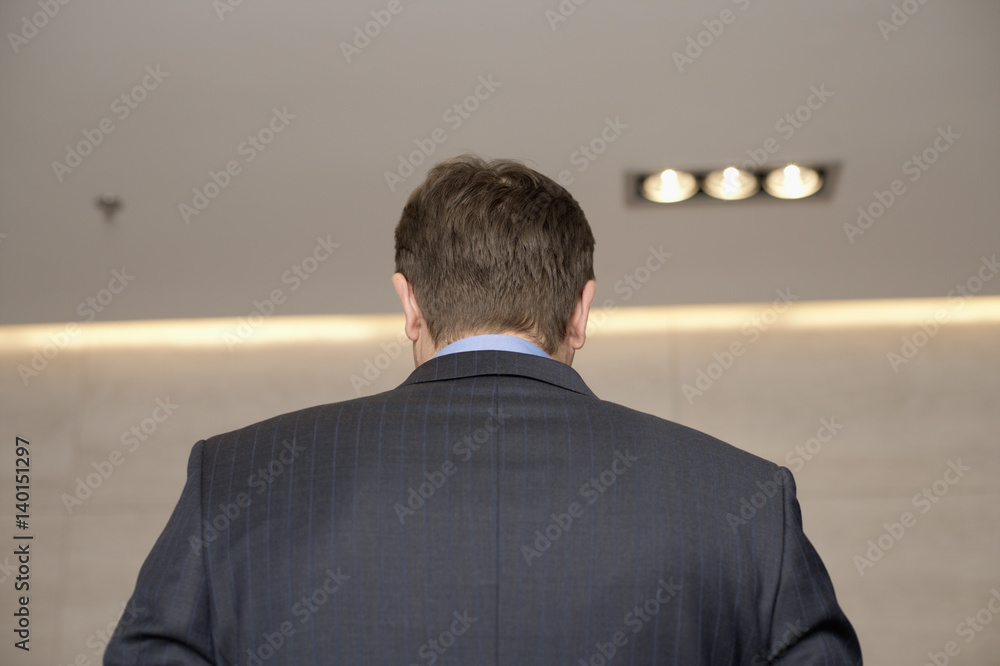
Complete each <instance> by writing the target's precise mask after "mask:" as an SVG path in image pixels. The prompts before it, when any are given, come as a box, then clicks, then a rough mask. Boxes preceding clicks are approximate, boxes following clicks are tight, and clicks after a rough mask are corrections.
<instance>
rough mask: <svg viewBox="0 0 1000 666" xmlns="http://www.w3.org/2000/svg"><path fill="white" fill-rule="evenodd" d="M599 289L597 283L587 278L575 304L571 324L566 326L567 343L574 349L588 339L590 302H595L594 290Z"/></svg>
mask: <svg viewBox="0 0 1000 666" xmlns="http://www.w3.org/2000/svg"><path fill="white" fill-rule="evenodd" d="M595 291H597V283H596V282H594V281H593V280H587V284H585V285H583V290H582V291H581V292H580V296H579V297H578V298H577V299H576V305H575V306H573V314H571V315H570V317H569V324H568V325H567V327H566V340H565V344H566V345H568V346H569V347H570V348H572V349H580V348H581V347H583V343H584V342H586V341H587V319H588V318H589V317H590V304H591V303H593V302H594V292H595Z"/></svg>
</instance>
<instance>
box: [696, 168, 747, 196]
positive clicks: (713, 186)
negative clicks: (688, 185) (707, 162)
mask: <svg viewBox="0 0 1000 666" xmlns="http://www.w3.org/2000/svg"><path fill="white" fill-rule="evenodd" d="M701 189H703V190H705V194H707V195H709V196H712V197H715V198H716V199H723V200H725V201H738V200H740V199H746V198H747V197H751V196H753V195H754V194H757V190H759V189H760V183H758V182H757V177H756V176H755V175H753V174H752V173H750V172H749V171H744V170H743V169H737V168H736V167H732V166H730V167H726V168H725V169H716V170H715V171H712V172H710V173H709V174H708V175H707V176H705V179H704V180H703V181H702V182H701Z"/></svg>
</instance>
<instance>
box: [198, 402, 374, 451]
mask: <svg viewBox="0 0 1000 666" xmlns="http://www.w3.org/2000/svg"><path fill="white" fill-rule="evenodd" d="M381 396H382V394H378V395H375V396H362V397H359V398H351V399H349V400H343V401H340V402H330V403H325V404H320V405H313V406H311V407H304V408H302V409H297V410H294V411H291V412H285V413H283V414H277V415H275V416H271V417H268V418H265V419H263V420H260V421H257V422H254V423H250V424H249V425H245V426H241V427H239V428H236V429H234V430H230V431H228V432H223V433H219V434H217V435H214V436H212V437H209V438H207V439H205V440H203V441H204V442H205V447H206V449H215V448H228V447H232V446H249V445H251V444H252V443H254V442H258V441H260V440H261V438H262V437H263V438H265V439H266V440H268V441H270V440H272V439H279V441H280V439H292V438H295V437H298V436H300V435H301V434H302V433H304V432H306V430H307V429H308V432H309V433H310V434H311V433H312V432H313V429H314V428H315V427H316V425H317V423H318V422H319V421H331V422H333V423H334V424H335V423H336V422H337V420H338V418H339V417H340V416H341V414H349V415H356V414H357V413H358V412H360V411H362V410H363V408H364V407H365V406H366V405H367V404H368V403H370V402H372V401H373V400H374V401H376V402H378V399H379V398H381Z"/></svg>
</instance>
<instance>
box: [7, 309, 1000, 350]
mask: <svg viewBox="0 0 1000 666" xmlns="http://www.w3.org/2000/svg"><path fill="white" fill-rule="evenodd" d="M753 318H757V319H758V320H759V321H761V322H763V323H764V324H766V325H768V326H769V327H770V326H774V328H776V329H785V330H790V329H797V328H817V329H824V328H827V329H837V328H871V327H880V326H885V327H895V326H919V325H920V324H921V323H922V322H928V321H929V320H936V321H938V323H940V324H977V323H1000V296H976V297H971V298H952V299H951V300H948V299H944V298H933V299H893V300H861V301H810V302H790V303H785V302H783V301H782V300H781V299H780V298H779V299H776V302H773V303H741V304H730V305H690V306H671V307H645V308H639V307H630V308H625V307H611V308H606V307H602V306H601V305H600V304H595V307H593V308H592V309H591V318H590V326H589V333H590V335H594V336H604V335H627V334H642V333H656V332H666V331H672V330H673V331H698V330H705V331H710V330H735V329H739V328H740V327H741V326H743V325H744V324H746V323H747V322H749V321H752V319H753ZM402 331H403V317H402V315H331V316H314V317H271V318H269V319H263V320H262V321H251V320H248V319H246V318H243V317H240V318H219V319H175V320H148V321H128V322H93V323H86V324H82V323H64V324H36V325H24V326H0V350H2V351H7V352H10V351H13V350H15V349H33V348H41V347H42V346H43V345H57V346H59V347H69V346H71V347H73V348H74V349H77V348H88V347H120V348H128V347H149V346H163V347H192V346H204V347H221V348H222V349H226V348H228V347H230V346H233V347H236V348H237V349H239V348H246V347H250V346H256V345H269V344H279V345H288V344H301V343H340V344H349V343H364V342H368V341H373V340H374V341H382V340H388V339H393V338H396V337H398V336H399V335H400V334H401V333H402Z"/></svg>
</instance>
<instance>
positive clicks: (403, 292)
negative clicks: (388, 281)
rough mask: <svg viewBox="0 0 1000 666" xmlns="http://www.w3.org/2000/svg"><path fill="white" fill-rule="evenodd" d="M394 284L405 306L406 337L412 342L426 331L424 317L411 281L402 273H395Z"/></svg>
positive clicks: (400, 300)
mask: <svg viewBox="0 0 1000 666" xmlns="http://www.w3.org/2000/svg"><path fill="white" fill-rule="evenodd" d="M392 286H393V287H395V288H396V294H397V295H398V296H399V302H400V303H401V304H402V306H403V314H404V315H405V316H406V327H405V330H406V337H408V338H409V339H410V340H411V341H412V342H416V341H417V340H419V339H420V334H421V333H423V332H424V331H423V330H422V328H423V327H424V317H423V314H421V312H420V306H419V305H417V297H416V295H415V294H414V293H413V287H412V286H410V281H409V280H407V279H406V276H405V275H403V274H402V273H394V274H393V276H392Z"/></svg>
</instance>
